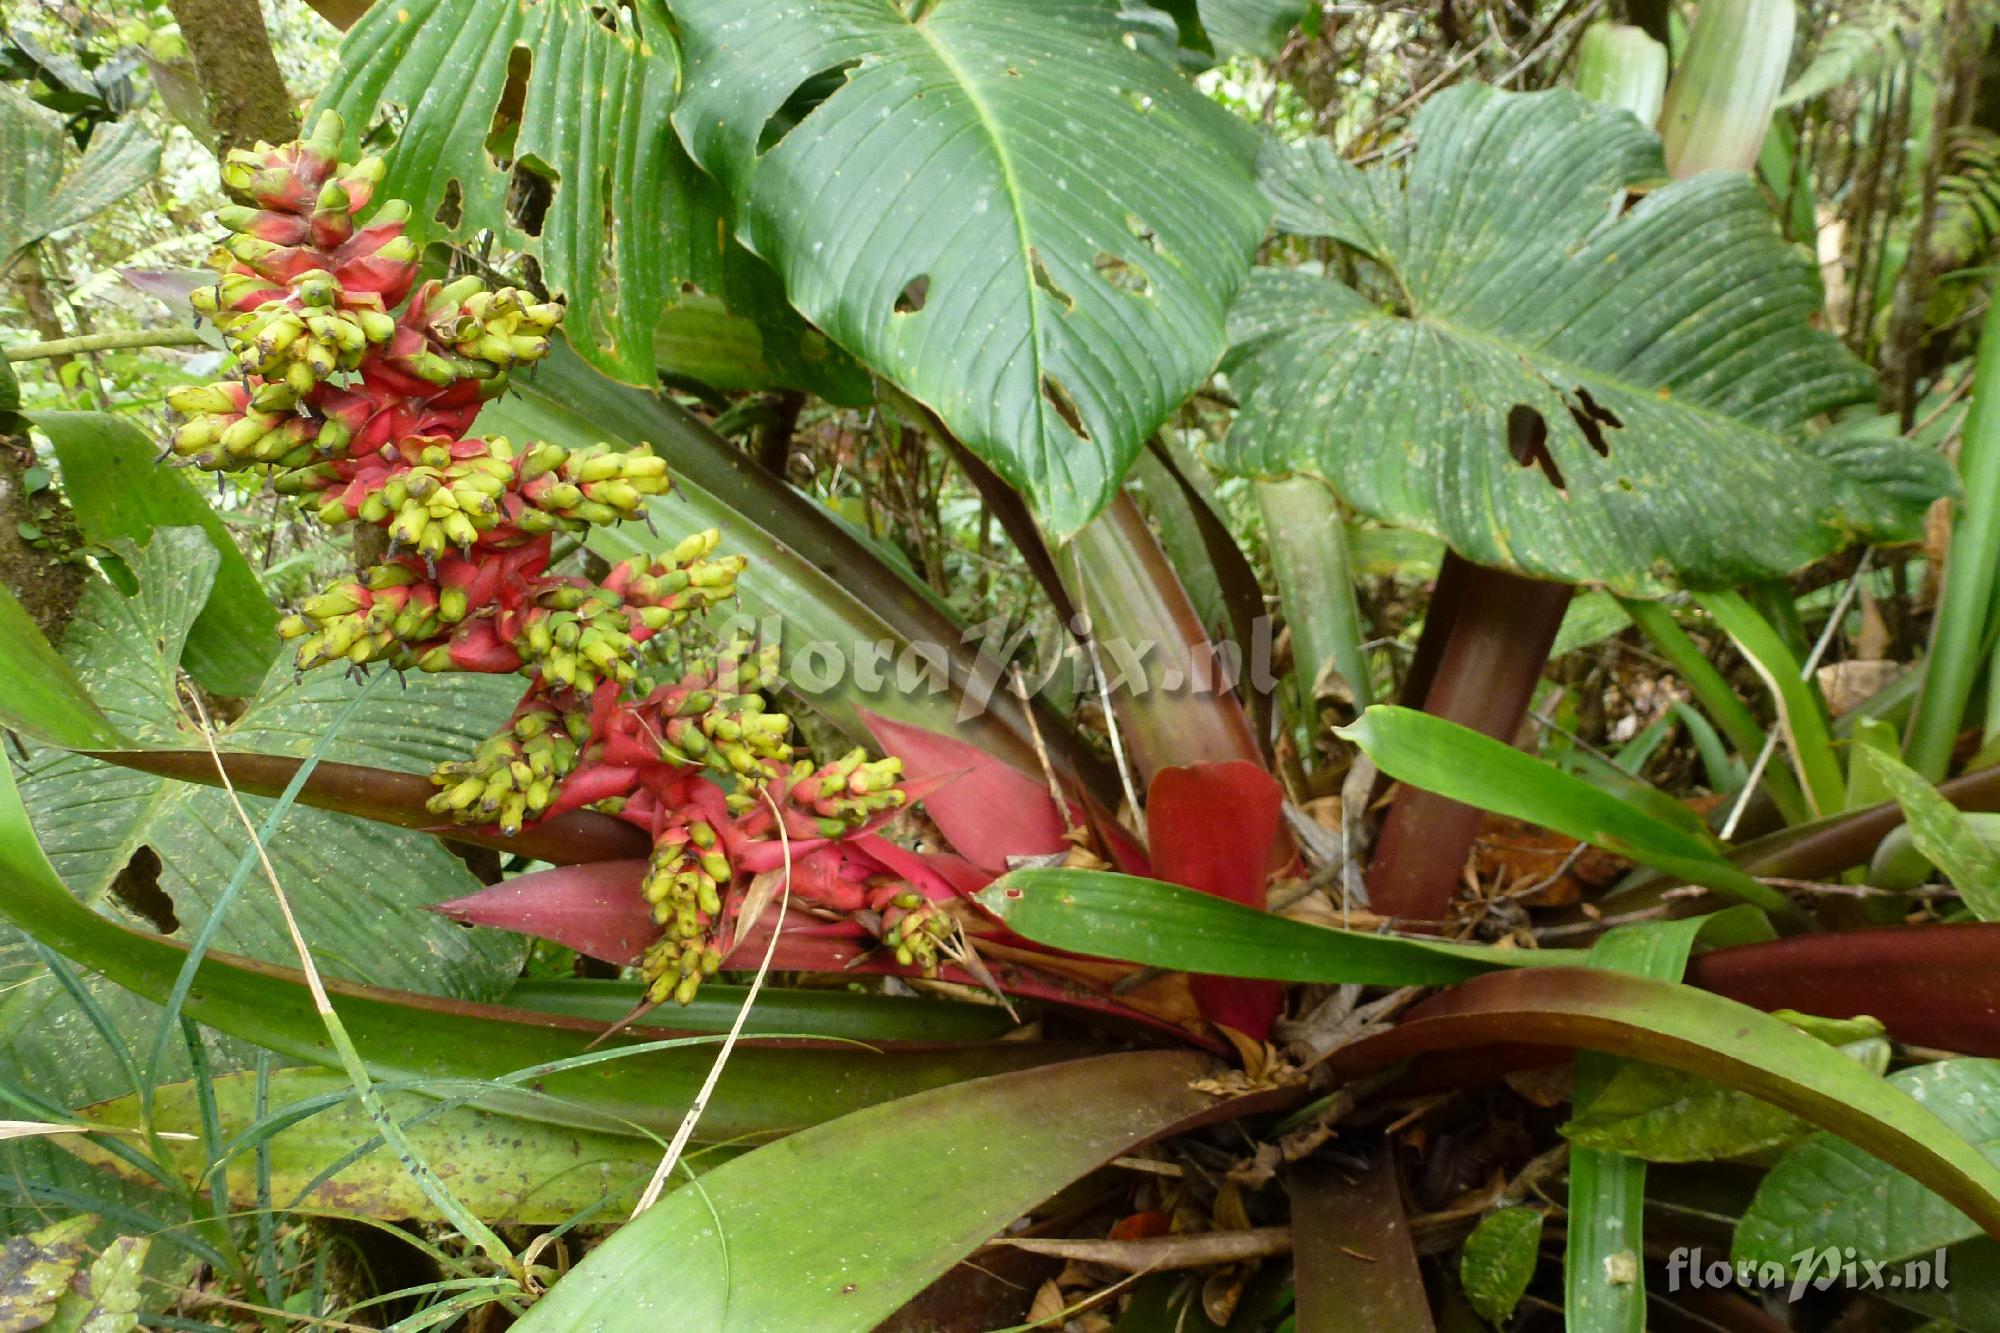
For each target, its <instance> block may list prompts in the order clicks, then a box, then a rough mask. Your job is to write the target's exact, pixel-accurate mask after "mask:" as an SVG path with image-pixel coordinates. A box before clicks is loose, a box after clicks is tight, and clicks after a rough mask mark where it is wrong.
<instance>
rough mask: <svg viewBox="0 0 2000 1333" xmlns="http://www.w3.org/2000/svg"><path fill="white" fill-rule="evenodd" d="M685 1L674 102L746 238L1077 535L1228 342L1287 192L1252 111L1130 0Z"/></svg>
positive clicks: (1047, 514) (812, 313) (872, 361)
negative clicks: (1229, 105) (1261, 176)
mask: <svg viewBox="0 0 2000 1333" xmlns="http://www.w3.org/2000/svg"><path fill="white" fill-rule="evenodd" d="M674 15H675V17H676V18H677V19H678V20H679V21H680V24H681V31H682V36H683V41H684V49H685V52H686V58H687V66H688V69H687V79H686V84H685V91H684V92H683V94H682V97H681V101H680V104H679V106H678V107H676V109H675V112H674V123H675V124H676V125H677V126H678V127H679V129H680V131H681V135H682V137H683V138H684V139H685V140H686V142H687V144H688V147H689V149H690V151H691V152H692V153H693V154H694V156H695V159H696V160H697V161H698V162H700V163H701V165H702V166H704V167H706V168H707V169H708V170H709V172H710V173H711V174H713V175H714V176H715V177H716V179H718V180H719V181H721V182H722V186H723V188H724V190H725V191H726V192H727V193H728V195H729V199H730V202H731V204H732V205H733V208H732V213H733V216H734V219H735V223H736V227H737V233H738V235H739V236H740V237H741V238H742V239H743V241H744V242H745V244H747V245H748V246H749V247H750V248H751V249H752V250H754V251H756V252H757V253H758V254H760V255H762V256H763V257H764V258H765V259H767V260H769V261H770V263H771V265H772V266H773V267H774V268H776V269H777V271H778V273H779V275H780V276H781V277H782V278H783V279H784V283H785V291H786V293H787V295H788V296H789V297H790V298H791V301H792V304H794V305H796V306H797V307H798V308H799V309H800V310H801V311H803V312H804V313H805V315H806V317H807V318H809V319H811V320H812V321H813V322H814V323H815V324H817V325H818V326H819V327H820V328H822V329H824V330H825V331H826V332H827V333H828V334H829V335H830V336H831V337H832V338H833V339H834V341H836V342H838V343H839V344H841V345H842V346H843V347H846V348H847V349H848V350H850V351H852V352H853V353H854V354H855V355H857V356H859V357H860V358H862V359H863V360H864V361H866V362H867V363H868V364H869V365H870V366H872V367H873V368H874V369H875V370H877V371H879V372H880V373H881V374H883V375H884V376H886V377H888V378H889V379H891V380H893V381H894V382H895V383H896V384H897V385H898V386H899V387H901V388H902V389H904V390H905V391H907V392H908V393H909V394H911V395H912V396H913V397H915V398H917V399H919V400H921V401H922V402H924V403H926V404H927V405H929V406H930V407H931V408H932V409H933V410H935V411H936V412H937V413H938V415H939V416H940V417H942V418H943V419H944V421H945V423H946V424H947V425H948V426H950V427H951V429H952V430H953V431H954V432H955V433H956V434H957V435H958V436H959V438H960V439H962V440H963V441H964V442H965V444H966V445H967V446H968V447H969V448H971V450H972V451H973V452H974V453H976V454H978V455H979V456H980V457H981V458H983V459H985V460H986V461H987V462H988V463H990V464H992V466H993V468H994V470H995V471H997V472H998V473H1000V475H1001V476H1003V477H1005V478H1006V479H1007V480H1008V481H1009V482H1011V483H1012V484H1013V485H1014V486H1015V487H1016V488H1018V489H1020V490H1022V491H1024V492H1025V493H1026V494H1027V495H1028V496H1029V498H1030V499H1031V500H1032V501H1033V502H1034V503H1035V505H1036V507H1037V509H1038V510H1039V511H1040V514H1041V516H1042V518H1043V519H1044V520H1045V522H1046V523H1047V524H1048V526H1049V527H1050V528H1051V529H1052V530H1053V532H1054V533H1055V535H1057V536H1059V537H1060V536H1067V535H1068V534H1070V533H1073V532H1075V531H1076V530H1077V529H1078V528H1080V527H1081V526H1082V525H1083V523H1084V522H1085V520H1087V519H1089V518H1090V517H1091V515H1093V514H1095V513H1096V512H1097V511H1098V510H1099V509H1100V508H1101V507H1103V505H1104V504H1105V503H1107V502H1108V501H1109V500H1110V499H1111V497H1112V495H1113V494H1114V493H1115V492H1116V488H1117V484H1118V481H1119V479H1120V478H1121V477H1122V476H1123V475H1124V472H1125V469H1126V467H1127V466H1128V465H1129V464H1130V463H1131V461H1132V459H1133V457H1134V455H1136V454H1137V453H1138V451H1139V448H1140V446H1141V444H1142V443H1143V442H1144V440H1145V439H1146V437H1147V436H1148V435H1149V434H1151V433H1152V431H1153V430H1154V428H1155V427H1157V426H1158V425H1159V424H1160V422H1161V421H1163V420H1164V419H1165V418H1166V416H1167V414H1168V413H1169V412H1171V411H1173V410H1174V409H1175V408H1176V407H1177V406H1178V405H1179V404H1180V402H1181V400H1182V399H1183V398H1185V397H1186V396H1187V395H1188V394H1189V393H1191V392H1192V391H1193V390H1194V389H1195V388H1196V387H1197V386H1198V385H1199V384H1200V383H1201V381H1202V380H1203V379H1204V378H1205V377H1206V376H1207V375H1208V373H1209V372H1210V371H1211V370H1212V369H1213V368H1214V366H1215V362H1216V359H1217V358H1218V357H1219V356H1220V355H1221V352H1222V348H1223V315H1224V312H1225V311H1226V309H1227V308H1228V305H1229V301H1230V299H1231V298H1232V297H1233V296H1234V295H1235V293H1236V289H1237V287H1238V286H1239V285H1241V283H1242V281H1243V278H1244V275H1245V274H1246V272H1247V271H1248V264H1249V257H1250V253H1251V251H1252V250H1253V249H1254V247H1255V246H1256V244H1257V242H1258V240H1259V239H1260V238H1261V236H1262V233H1263V230H1264V223H1265V220H1266V219H1267V218H1268V217H1269V208H1268V206H1267V205H1265V204H1264V202H1263V201H1262V200H1261V199H1260V198H1258V196H1257V193H1256V189H1255V185H1254V181H1253V179H1252V175H1251V158H1252V155H1253V154H1254V145H1253V144H1252V143H1251V141H1250V138H1249V136H1248V131H1247V130H1246V128H1245V127H1244V126H1242V125H1241V124H1239V123H1237V122H1235V121H1233V120H1232V119H1231V118H1230V116H1229V115H1228V113H1227V112H1225V111H1223V110H1222V108H1221V107H1219V106H1217V105H1215V104H1214V103H1212V102H1210V101H1208V100H1207V99H1206V98H1204V97H1202V96H1201V95H1200V94H1198V93H1197V92H1196V91H1195V90H1194V89H1193V88H1192V87H1191V86H1189V85H1188V84H1187V82H1186V81H1185V80H1183V79H1182V78H1181V76H1180V75H1179V74H1178V73H1176V72H1175V71H1174V70H1172V69H1170V68H1168V67H1167V65H1166V64H1164V63H1163V62H1161V61H1158V60H1155V59H1153V58H1151V57H1149V56H1147V55H1145V54H1143V53H1142V52H1141V51H1139V50H1138V49H1136V48H1137V41H1136V39H1135V38H1132V37H1131V33H1132V30H1133V26H1134V20H1132V19H1129V18H1127V17H1126V16H1125V15H1123V14H1121V12H1120V9H1119V6H1118V5H1117V4H1116V3H1114V0H1081V2H1079V0H935V3H929V4H922V5H896V4H890V3H887V0H873V2H871V3H862V2H860V0H680V2H679V3H677V4H675V6H674ZM1163 162H1172V163H1173V170H1172V171H1171V172H1162V171H1161V170H1160V164H1161V163H1163Z"/></svg>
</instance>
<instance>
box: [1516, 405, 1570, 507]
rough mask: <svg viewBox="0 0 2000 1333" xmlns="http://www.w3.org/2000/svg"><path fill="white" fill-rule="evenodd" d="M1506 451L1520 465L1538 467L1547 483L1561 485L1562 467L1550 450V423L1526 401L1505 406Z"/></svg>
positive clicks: (1559, 486)
mask: <svg viewBox="0 0 2000 1333" xmlns="http://www.w3.org/2000/svg"><path fill="white" fill-rule="evenodd" d="M1507 451H1508V452H1509V453H1511V454H1512V455H1513V456H1514V461H1515V462H1517V463H1519V464H1520V465H1521V466H1522V467H1539V468H1540V469H1541V470H1542V475H1543V476H1545V477H1547V478H1548V479H1549V485H1551V486H1553V487H1555V488H1556V489H1557V490H1562V489H1563V475H1562V469H1560V468H1558V467H1557V466H1556V460H1555V458H1554V457H1553V456H1552V455H1551V454H1550V453H1549V423H1548V422H1546V421H1544V420H1542V414H1541V413H1540V412H1537V411H1536V410H1535V409H1534V408H1532V407H1529V406H1528V405H1527V404H1525V403H1516V404H1514V406H1512V407H1511V408H1509V409H1508V410H1507Z"/></svg>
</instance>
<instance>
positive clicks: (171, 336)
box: [0, 329, 204, 361]
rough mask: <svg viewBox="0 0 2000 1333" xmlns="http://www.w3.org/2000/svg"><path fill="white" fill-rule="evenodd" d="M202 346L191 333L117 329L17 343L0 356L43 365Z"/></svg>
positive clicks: (3, 350)
mask: <svg viewBox="0 0 2000 1333" xmlns="http://www.w3.org/2000/svg"><path fill="white" fill-rule="evenodd" d="M203 343H204V340H203V338H202V336H201V334H200V333H198V332H197V331H195V330H194V329H120V330H118V331H116V332H113V333H85V334H79V335H78V336H76V337H74V338H52V339H50V340H49V341H47V342H37V343H19V344H16V345H15V346H13V347H7V348H0V356H4V357H5V358H6V359H7V360H9V361H46V360H48V359H49V358H51V357H58V356H77V355H80V354H82V353H84V352H117V351H123V350H125V349H127V348H133V347H198V346H201V345H203Z"/></svg>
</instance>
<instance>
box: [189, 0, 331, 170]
mask: <svg viewBox="0 0 2000 1333" xmlns="http://www.w3.org/2000/svg"><path fill="white" fill-rule="evenodd" d="M167 7H168V8H169V9H171V10H172V11H173V15H174V19H175V20H176V21H177V22H178V23H179V24H180V25H181V36H182V38H184V39H185V40H186V42H187V44H188V52H189V54H191V55H192V56H193V57H194V71H195V77H196V78H197V79H198V80H199V81H200V83H201V95H202V100H203V101H204V102H205V103H207V106H208V123H209V125H210V126H211V127H212V128H213V129H214V131H215V134H216V138H217V143H216V144H215V145H214V146H215V151H216V154H217V156H221V155H222V154H224V153H227V152H228V151H229V150H230V149H232V148H248V147H249V146H250V145H252V144H254V143H255V142H256V141H257V140H259V139H263V140H266V141H268V142H270V143H283V142H284V141H285V140H287V139H293V138H296V137H298V132H299V111H298V106H297V104H296V103H294V102H293V100H292V95H291V93H290V91H288V90H287V89H286V87H285V77H284V75H283V74H280V73H279V72H278V60H277V57H276V56H275V55H273V54H272V52H271V36H270V34H269V33H268V32H267V31H266V30H265V28H264V14H263V11H262V10H261V9H259V8H258V6H257V0H168V6H167Z"/></svg>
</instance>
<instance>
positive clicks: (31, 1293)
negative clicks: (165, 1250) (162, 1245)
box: [0, 1213, 152, 1333]
mask: <svg viewBox="0 0 2000 1333" xmlns="http://www.w3.org/2000/svg"><path fill="white" fill-rule="evenodd" d="M96 1225H97V1219H96V1218H94V1217H92V1216H90V1215H89V1214H87V1213H86V1214H80V1215H78V1216H75V1217H68V1218H64V1219H63V1220H62V1221H60V1222H55V1223H52V1224H50V1225H49V1226H46V1227H43V1228H42V1229H41V1230H39V1231H37V1232H35V1233H34V1234H33V1235H29V1236H17V1237H15V1238H13V1239H12V1240H9V1241H8V1242H7V1246H6V1249H5V1251H4V1252H0V1328H5V1329H23V1330H25V1329H43V1330H46V1331H47V1333H127V1330H130V1329H134V1328H137V1327H138V1326H139V1319H138V1311H139V1302H140V1294H141V1293H140V1282H141V1275H142V1273H143V1270H144V1268H145V1263H146V1251H147V1250H148V1249H149V1248H150V1247H151V1245H152V1242H151V1241H150V1240H148V1239H146V1238H144V1237H135V1236H120V1237H118V1238H117V1239H115V1240H113V1241H112V1242H111V1243H110V1244H108V1245H106V1246H105V1247H104V1248H103V1250H102V1251H101V1252H93V1249H92V1247H91V1245H90V1243H89V1240H90V1233H91V1231H92V1230H93V1229H94V1228H95V1227H96Z"/></svg>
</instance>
